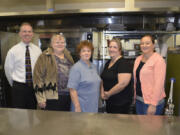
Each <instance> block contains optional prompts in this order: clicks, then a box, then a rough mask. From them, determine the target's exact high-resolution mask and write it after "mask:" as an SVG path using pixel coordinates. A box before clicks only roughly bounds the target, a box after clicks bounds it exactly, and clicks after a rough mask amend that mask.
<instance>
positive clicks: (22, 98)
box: [12, 81, 37, 109]
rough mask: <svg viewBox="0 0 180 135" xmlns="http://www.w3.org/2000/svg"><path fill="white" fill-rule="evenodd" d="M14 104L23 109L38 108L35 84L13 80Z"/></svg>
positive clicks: (15, 106)
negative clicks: (29, 84)
mask: <svg viewBox="0 0 180 135" xmlns="http://www.w3.org/2000/svg"><path fill="white" fill-rule="evenodd" d="M12 106H13V107H14V108H22V109H36V107H37V102H36V97H35V92H34V89H33V86H31V87H30V86H27V85H26V84H25V83H20V82H16V81H13V87H12Z"/></svg>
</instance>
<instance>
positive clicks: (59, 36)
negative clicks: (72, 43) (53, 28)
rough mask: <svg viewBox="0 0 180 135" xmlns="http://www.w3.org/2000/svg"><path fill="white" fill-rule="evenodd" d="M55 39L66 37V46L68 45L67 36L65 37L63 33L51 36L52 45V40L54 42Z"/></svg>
mask: <svg viewBox="0 0 180 135" xmlns="http://www.w3.org/2000/svg"><path fill="white" fill-rule="evenodd" d="M55 39H59V40H62V39H64V41H65V46H66V38H65V37H64V35H62V34H53V35H52V37H51V45H52V42H53V41H54V40H55Z"/></svg>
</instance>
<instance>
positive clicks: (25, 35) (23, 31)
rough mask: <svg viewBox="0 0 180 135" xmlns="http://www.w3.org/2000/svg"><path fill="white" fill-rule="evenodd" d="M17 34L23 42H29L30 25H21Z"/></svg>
mask: <svg viewBox="0 0 180 135" xmlns="http://www.w3.org/2000/svg"><path fill="white" fill-rule="evenodd" d="M19 36H20V38H21V40H22V41H23V42H24V43H25V44H29V43H30V42H31V40H32V37H33V30H32V27H31V26H30V25H28V24H25V25H22V26H21V28H20V32H19Z"/></svg>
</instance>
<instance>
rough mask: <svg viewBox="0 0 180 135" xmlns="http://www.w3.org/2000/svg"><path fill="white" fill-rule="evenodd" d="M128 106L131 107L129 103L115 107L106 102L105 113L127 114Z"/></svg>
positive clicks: (115, 105)
mask: <svg viewBox="0 0 180 135" xmlns="http://www.w3.org/2000/svg"><path fill="white" fill-rule="evenodd" d="M130 105H131V103H125V104H123V105H117V104H112V103H110V102H106V111H107V113H120V114H128V113H129V111H130Z"/></svg>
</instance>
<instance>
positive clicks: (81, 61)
mask: <svg viewBox="0 0 180 135" xmlns="http://www.w3.org/2000/svg"><path fill="white" fill-rule="evenodd" d="M79 61H80V63H82V64H83V65H85V66H87V67H88V68H92V63H91V62H90V66H88V64H86V63H85V62H84V61H83V60H82V59H80V60H79Z"/></svg>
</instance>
